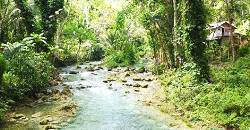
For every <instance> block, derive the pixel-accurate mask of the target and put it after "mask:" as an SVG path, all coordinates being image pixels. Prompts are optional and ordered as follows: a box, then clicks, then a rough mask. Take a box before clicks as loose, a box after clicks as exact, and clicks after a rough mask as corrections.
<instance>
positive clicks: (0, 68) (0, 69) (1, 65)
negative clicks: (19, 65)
mask: <svg viewBox="0 0 250 130" xmlns="http://www.w3.org/2000/svg"><path fill="white" fill-rule="evenodd" d="M5 70H6V63H5V59H4V57H3V55H2V54H0V86H1V85H2V82H3V73H4V71H5ZM0 88H1V87H0Z"/></svg>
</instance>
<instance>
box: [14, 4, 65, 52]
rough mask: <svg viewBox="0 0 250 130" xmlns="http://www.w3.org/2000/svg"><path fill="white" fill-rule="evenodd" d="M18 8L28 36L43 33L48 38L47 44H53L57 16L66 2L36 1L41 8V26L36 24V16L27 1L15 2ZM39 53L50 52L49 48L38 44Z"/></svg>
mask: <svg viewBox="0 0 250 130" xmlns="http://www.w3.org/2000/svg"><path fill="white" fill-rule="evenodd" d="M14 1H15V4H16V6H17V8H19V9H20V10H21V15H22V17H23V18H24V23H25V26H26V30H27V33H28V35H30V34H32V33H37V34H38V33H39V34H40V33H43V34H44V36H45V37H46V38H47V43H49V44H52V43H53V41H54V36H55V34H56V30H57V25H58V21H57V17H56V16H57V15H58V14H59V13H60V12H61V11H62V10H63V7H64V0H35V5H36V6H37V7H39V10H40V14H37V15H38V16H39V15H40V16H41V21H40V24H41V25H40V26H41V28H40V26H39V24H38V23H37V22H36V20H35V17H36V15H35V14H33V12H32V10H31V8H30V7H29V4H28V2H27V0H14ZM36 47H37V51H48V50H49V49H48V46H47V45H45V44H43V43H38V44H36Z"/></svg>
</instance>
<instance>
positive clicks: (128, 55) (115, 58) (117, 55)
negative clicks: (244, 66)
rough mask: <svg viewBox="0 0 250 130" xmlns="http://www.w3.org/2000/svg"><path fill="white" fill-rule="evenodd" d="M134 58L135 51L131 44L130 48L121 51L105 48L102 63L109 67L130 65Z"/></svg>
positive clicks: (134, 60)
mask: <svg viewBox="0 0 250 130" xmlns="http://www.w3.org/2000/svg"><path fill="white" fill-rule="evenodd" d="M136 60H137V58H136V51H135V49H134V48H133V46H131V47H130V48H127V49H126V50H122V51H113V50H107V51H106V57H105V59H104V63H105V64H106V66H107V67H109V68H115V67H119V66H128V65H132V64H134V63H135V62H136Z"/></svg>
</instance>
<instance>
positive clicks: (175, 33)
mask: <svg viewBox="0 0 250 130" xmlns="http://www.w3.org/2000/svg"><path fill="white" fill-rule="evenodd" d="M173 8H174V25H173V42H174V45H175V66H176V67H178V66H179V64H181V63H180V61H179V59H178V56H179V52H178V50H179V45H178V41H177V3H176V0H173Z"/></svg>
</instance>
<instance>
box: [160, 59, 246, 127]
mask: <svg viewBox="0 0 250 130" xmlns="http://www.w3.org/2000/svg"><path fill="white" fill-rule="evenodd" d="M197 72H198V71H197V70H196V69H195V67H194V66H193V65H186V66H184V68H182V69H179V70H177V71H170V72H169V73H168V74H166V75H165V76H164V77H163V78H162V80H163V85H164V86H165V90H166V96H167V101H168V102H169V103H171V104H174V106H175V107H176V109H178V110H179V111H182V112H183V114H184V115H185V116H186V117H188V118H189V119H190V120H193V121H203V122H205V123H207V124H208V126H211V124H219V125H222V126H224V127H226V128H240V129H249V128H250V57H249V56H247V57H244V58H240V59H239V60H238V61H237V62H236V63H235V64H233V65H231V66H229V67H227V68H220V69H219V68H214V69H213V80H214V83H198V81H197V80H196V79H195V78H194V77H196V76H195V75H197V74H198V73H197Z"/></svg>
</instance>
